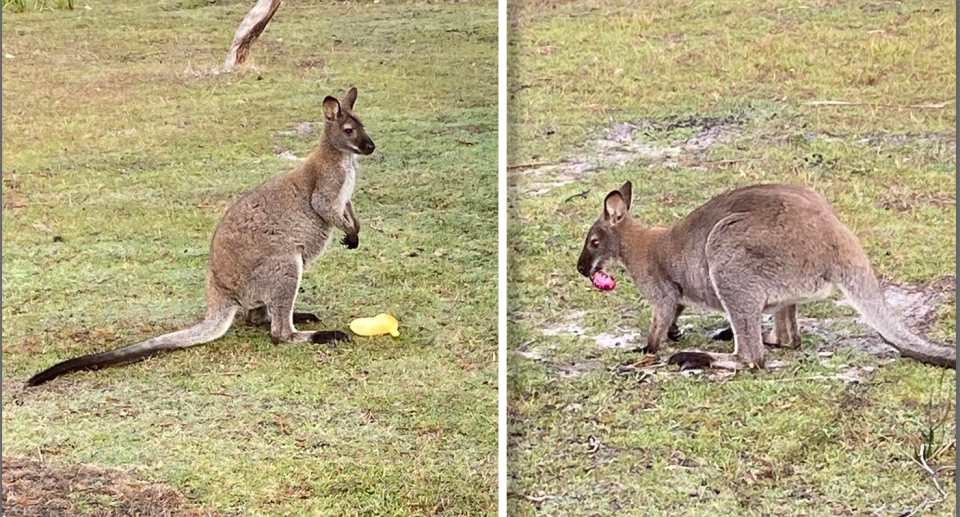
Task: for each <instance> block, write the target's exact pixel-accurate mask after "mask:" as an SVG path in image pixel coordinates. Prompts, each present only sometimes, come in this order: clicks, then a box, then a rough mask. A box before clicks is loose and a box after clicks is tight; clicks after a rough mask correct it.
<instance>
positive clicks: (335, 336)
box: [310, 330, 353, 344]
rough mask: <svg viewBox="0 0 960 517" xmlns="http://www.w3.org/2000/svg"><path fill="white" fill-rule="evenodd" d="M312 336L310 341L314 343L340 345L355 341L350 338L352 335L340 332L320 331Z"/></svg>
mask: <svg viewBox="0 0 960 517" xmlns="http://www.w3.org/2000/svg"><path fill="white" fill-rule="evenodd" d="M312 334H313V335H312V336H310V341H311V342H313V343H318V344H322V343H338V342H344V343H348V342H350V341H353V338H352V337H350V334H347V333H346V332H340V331H339V330H318V331H316V332H313V333H312Z"/></svg>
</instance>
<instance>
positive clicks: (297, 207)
mask: <svg viewBox="0 0 960 517" xmlns="http://www.w3.org/2000/svg"><path fill="white" fill-rule="evenodd" d="M356 100H357V89H356V88H351V89H350V91H349V92H347V96H346V97H344V99H343V103H342V104H341V103H340V102H339V101H337V99H335V98H333V97H327V98H325V99H324V100H323V115H324V126H323V135H322V136H321V137H320V145H319V147H318V148H317V149H316V150H315V151H314V152H313V153H312V154H310V156H309V157H307V159H306V160H305V161H304V162H303V163H302V164H301V165H300V166H298V167H297V168H296V169H294V170H292V171H290V172H288V173H287V174H284V175H282V176H278V177H276V178H273V179H271V180H268V181H267V182H265V183H263V184H261V185H260V186H259V187H257V188H255V189H254V190H253V191H251V192H249V193H248V194H247V195H245V196H243V197H242V198H240V200H239V201H237V202H236V203H235V204H234V205H233V206H232V207H230V209H229V210H227V213H226V214H225V215H224V216H223V219H222V220H221V221H220V224H219V225H217V228H216V230H214V232H213V240H212V241H211V243H210V258H209V261H208V266H207V281H206V294H207V313H206V316H205V317H204V319H203V321H201V322H200V323H198V324H196V325H194V326H192V327H189V328H186V329H183V330H178V331H176V332H172V333H170V334H164V335H162V336H159V337H155V338H153V339H148V340H146V341H143V342H142V343H137V344H135V345H130V346H127V347H124V348H119V349H116V350H112V351H109V352H101V353H98V354H90V355H85V356H82V357H78V358H76V359H70V360H69V361H64V362H62V363H58V364H56V365H54V366H52V367H50V368H48V369H46V370H44V371H42V372H40V373H38V374H36V375H34V376H33V377H31V378H30V379H29V380H28V381H27V385H28V386H36V385H38V384H42V383H44V382H47V381H49V380H51V379H53V378H56V377H58V376H60V375H63V374H65V373H68V372H72V371H76V370H82V369H97V368H102V367H104V366H110V365H114V364H119V363H127V362H131V361H136V360H139V359H143V358H146V357H149V356H152V355H155V354H157V353H160V352H165V351H167V350H176V349H179V348H186V347H190V346H193V345H199V344H203V343H208V342H210V341H213V340H215V339H217V338H219V337H220V336H223V335H224V334H225V333H226V332H227V329H229V328H230V325H231V323H233V318H234V316H235V315H236V313H237V310H238V309H239V308H240V307H243V308H245V309H247V321H248V322H249V323H252V324H266V323H269V324H270V338H271V339H272V340H273V342H274V343H291V342H306V341H312V342H314V343H330V342H335V341H348V340H349V339H350V338H349V336H348V335H347V334H345V333H343V332H340V331H316V332H300V331H298V330H297V329H296V328H294V326H293V324H294V322H307V321H313V322H316V321H319V318H317V317H316V316H315V315H313V314H304V313H295V312H294V311H293V305H294V301H295V300H296V298H297V292H298V290H299V288H300V278H301V276H303V268H304V266H306V264H307V263H308V262H309V261H310V260H312V259H313V258H315V257H316V256H317V255H319V254H320V252H321V251H323V249H324V248H325V247H326V245H327V241H328V240H329V237H330V235H331V234H332V230H333V229H334V228H337V229H340V230H342V231H343V232H344V233H346V237H344V239H343V241H342V243H343V244H344V245H345V246H347V247H348V248H350V249H355V248H356V247H357V246H359V244H360V240H359V232H360V223H359V222H358V221H357V216H356V215H355V214H354V212H353V205H352V203H351V201H350V198H351V196H352V195H353V189H354V185H355V184H356V177H357V162H356V155H357V154H362V155H368V154H370V153H372V152H373V150H374V148H375V146H374V144H373V140H371V139H370V137H369V136H367V134H366V132H364V129H363V123H361V122H360V119H359V118H357V117H356V116H355V115H354V114H353V104H354V102H355V101H356Z"/></svg>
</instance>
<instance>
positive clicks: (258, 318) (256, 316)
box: [244, 305, 320, 327]
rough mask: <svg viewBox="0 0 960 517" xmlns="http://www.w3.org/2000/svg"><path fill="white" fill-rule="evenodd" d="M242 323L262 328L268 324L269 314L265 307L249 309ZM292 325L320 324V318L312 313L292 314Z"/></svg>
mask: <svg viewBox="0 0 960 517" xmlns="http://www.w3.org/2000/svg"><path fill="white" fill-rule="evenodd" d="M244 323H246V324H247V325H250V326H253V327H263V326H266V325H269V324H270V313H269V312H268V311H267V306H266V305H261V306H259V307H256V308H253V309H249V310H248V311H247V316H246V318H245V319H244ZM293 323H294V324H297V323H320V317H319V316H317V315H316V314H314V313H312V312H294V313H293Z"/></svg>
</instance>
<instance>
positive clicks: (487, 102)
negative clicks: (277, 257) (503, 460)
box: [2, 0, 497, 516]
mask: <svg viewBox="0 0 960 517" xmlns="http://www.w3.org/2000/svg"><path fill="white" fill-rule="evenodd" d="M88 6H89V8H87V7H88ZM249 6H250V2H236V1H231V2H217V3H215V4H208V3H206V2H177V1H172V0H163V1H161V2H142V1H134V0H123V1H111V2H102V1H91V2H83V3H80V4H78V6H77V9H76V10H74V11H44V12H40V13H38V12H33V11H28V12H25V13H22V14H9V13H4V17H3V54H4V57H3V58H2V59H3V64H4V65H5V66H4V70H3V107H4V110H3V151H4V152H3V219H4V223H5V224H4V225H3V251H4V253H3V287H4V292H3V455H4V458H5V459H4V464H5V471H4V504H3V510H4V513H5V515H34V514H36V515H56V514H57V511H56V510H57V509H59V511H60V512H61V513H60V514H62V515H120V514H126V513H124V512H128V511H129V508H127V509H126V510H125V509H124V508H126V506H125V505H127V504H130V501H129V500H124V497H123V496H122V491H110V490H104V489H103V484H104V483H105V482H101V481H97V480H114V481H110V483H114V482H117V483H119V481H116V480H117V479H120V477H122V476H120V474H121V473H122V475H123V476H130V477H131V479H132V480H133V481H130V482H129V483H127V485H129V486H133V485H136V483H147V484H148V485H150V486H154V485H156V486H158V487H160V486H162V487H166V488H164V490H167V489H170V490H173V491H175V493H176V494H181V495H182V496H184V498H185V499H184V501H182V503H183V505H182V508H180V510H177V511H181V510H182V512H183V514H184V515H198V514H204V513H209V514H219V515H270V516H279V515H291V516H293V515H296V516H300V515H492V514H494V513H495V511H496V472H497V457H496V449H497V447H496V436H497V433H496V430H497V411H496V403H497V377H496V372H497V369H496V356H497V340H496V329H497V323H496V317H495V315H496V286H497V281H496V262H497V247H496V223H495V221H496V210H497V193H496V184H497V181H496V178H497V171H496V157H497V138H496V134H497V133H496V127H497V118H496V117H497V109H496V106H497V101H496V99H497V97H496V80H495V77H496V52H497V50H496V34H497V27H496V3H495V2H488V1H483V2H465V3H459V4H450V3H446V2H442V3H441V2H436V3H433V2H416V3H407V2H380V3H376V4H375V3H373V2H348V3H329V2H285V3H284V5H283V6H282V7H281V8H280V10H279V11H278V13H277V15H276V17H275V18H274V20H273V21H272V22H271V24H270V25H269V27H268V29H267V31H266V32H265V33H264V35H263V37H262V38H261V40H260V41H259V42H258V43H257V44H256V45H255V46H254V48H253V52H252V59H253V65H254V68H251V69H249V70H247V71H245V72H242V73H236V74H230V75H219V74H215V73H213V72H212V71H213V70H214V69H215V68H216V67H217V66H218V65H219V64H220V63H221V61H222V59H223V57H224V56H225V53H226V49H227V46H228V44H229V41H230V40H231V38H232V36H233V32H234V30H235V29H236V27H237V25H238V23H239V21H240V20H241V19H242V17H243V16H244V14H245V12H246V9H248V8H249ZM351 85H356V86H357V87H358V88H359V91H360V95H359V100H358V101H357V105H356V113H357V114H358V115H359V116H360V117H362V118H363V120H364V122H365V124H366V128H367V131H368V133H369V134H370V135H371V137H372V138H373V139H374V140H375V141H376V143H377V152H376V153H375V154H373V155H372V156H370V157H366V158H363V159H361V171H360V176H359V180H358V185H357V193H356V195H355V197H354V202H355V205H356V209H357V214H358V217H359V218H360V220H361V224H362V228H363V229H362V231H361V234H360V235H361V245H360V249H359V250H357V251H350V250H346V249H345V248H343V247H340V246H338V245H332V246H331V249H330V251H329V252H328V253H327V254H325V255H323V256H321V257H320V258H319V259H318V260H317V261H316V262H315V263H314V264H313V266H312V268H311V269H308V271H307V272H306V274H305V277H304V284H303V287H302V294H301V295H300V298H299V300H298V309H299V310H310V311H313V312H317V313H318V314H319V315H320V316H321V318H322V319H323V320H324V323H323V325H322V328H341V329H345V328H346V326H347V324H348V323H349V321H350V320H351V319H352V318H354V317H357V316H369V315H375V314H377V313H378V312H381V311H389V312H391V313H393V314H394V315H396V316H397V317H398V319H400V321H401V333H402V334H401V337H400V338H398V339H391V338H389V337H385V338H357V339H355V341H354V342H353V343H350V344H343V345H339V346H336V347H325V346H316V345H287V346H274V345H272V344H271V343H270V340H269V337H268V336H267V332H266V331H265V330H263V329H255V328H248V327H244V326H243V325H242V324H239V323H238V324H235V327H234V329H233V330H231V331H230V332H229V333H228V334H227V336H226V337H225V338H223V339H222V340H220V341H218V342H216V343H214V344H211V345H208V346H205V347H199V348H196V349H191V350H188V351H184V352H179V353H174V354H169V355H166V356H163V357H160V358H155V359H152V360H149V361H147V362H144V363H139V364H136V365H132V366H128V367H123V368H114V369H108V370H103V371H101V372H94V373H82V374H77V375H71V376H68V377H64V378H62V379H60V380H57V381H55V382H53V383H51V384H49V385H46V386H43V387H42V388H39V389H33V390H23V388H22V387H21V386H22V381H23V380H24V379H26V377H27V376H28V375H30V374H32V373H34V372H35V371H37V370H38V369H40V368H42V367H45V366H48V365H50V364H51V363H53V362H55V361H58V360H62V359H65V358H68V357H71V356H74V355H77V354H81V353H87V352H92V351H99V350H103V349H108V348H114V347H117V346H120V345H123V344H128V343H131V342H134V341H138V340H141V339H144V338H147V337H150V336H153V335H156V334H159V333H162V332H166V331H169V330H172V329H176V328H179V327H182V326H185V325H187V324H191V323H193V322H194V321H196V320H197V319H198V318H199V317H200V316H201V315H202V313H203V280H204V268H205V264H206V258H207V246H208V243H209V239H210V236H211V233H212V230H213V227H214V225H215V224H216V222H217V221H218V219H219V218H220V216H221V215H222V214H223V213H224V211H225V210H226V208H227V207H228V206H229V205H230V204H231V202H232V201H234V200H235V199H237V198H238V196H240V195H241V194H242V193H244V192H245V191H247V190H249V189H251V188H253V187H254V186H256V185H257V184H259V183H260V182H262V181H264V180H266V179H267V178H270V177H273V176H276V175H278V174H281V173H284V172H286V171H287V170H289V169H291V168H292V167H293V165H294V160H295V159H296V158H297V157H303V156H305V155H306V154H307V153H309V152H310V151H311V150H312V149H313V147H314V145H315V144H316V142H317V140H318V138H319V134H318V129H319V127H320V126H318V125H316V124H314V123H316V122H318V121H320V120H322V114H321V108H320V105H321V101H322V99H323V98H324V96H325V95H328V94H331V93H335V94H337V95H342V94H343V92H345V91H346V89H347V88H349V87H350V86H351ZM305 328H308V329H309V328H314V327H313V326H306V327H305ZM8 460H9V462H10V464H11V465H16V466H17V468H24V469H28V470H29V468H31V467H30V465H31V463H30V461H35V460H43V464H44V465H48V466H56V468H58V469H61V470H64V471H67V474H64V475H62V476H61V477H59V478H57V479H79V482H78V483H76V484H74V485H73V493H72V494H71V495H69V496H67V495H64V494H63V493H61V492H57V490H58V488H57V487H60V488H63V486H66V485H63V484H62V483H61V484H59V485H58V484H57V483H53V481H51V484H50V486H48V487H44V486H34V487H33V489H32V490H29V492H31V493H28V494H26V495H25V496H24V497H20V498H14V497H13V496H12V495H10V496H9V497H8V485H9V487H10V488H11V490H13V488H15V487H16V485H17V483H18V482H22V481H24V480H23V479H20V480H18V479H14V478H13V474H10V477H8V470H7V463H8ZM93 469H99V470H96V471H94V470H93ZM103 469H106V470H105V471H103ZM118 469H119V470H118ZM120 471H122V472H120ZM87 472H96V473H95V475H94V474H91V475H90V477H89V479H87V481H84V477H83V476H84V475H85V474H84V473H87ZM103 472H106V473H103ZM118 476H120V477H118ZM51 479H53V477H51ZM131 483H132V484H133V485H131ZM138 486H139V485H138ZM12 493H13V492H11V494H12ZM158 493H159V492H158ZM164 493H167V492H164ZM164 497H167V496H164ZM170 497H173V496H170ZM161 499H162V498H161ZM151 500H152V499H151ZM157 500H160V499H157ZM164 500H170V499H169V498H167V499H164ZM44 505H46V506H44ZM58 505H59V506H58ZM64 508H66V509H64ZM158 508H159V507H157V508H153V509H149V508H148V509H147V510H145V513H144V514H149V515H159V514H160V513H159V509H158ZM164 510H165V511H168V510H169V509H168V508H164ZM42 511H47V512H51V513H42ZM169 511H170V512H174V511H173V510H169ZM30 512H34V513H30ZM37 512H41V513H37ZM174 513H175V512H174ZM171 514H173V513H171ZM163 515H167V513H164V514H163Z"/></svg>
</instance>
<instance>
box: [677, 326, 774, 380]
mask: <svg viewBox="0 0 960 517" xmlns="http://www.w3.org/2000/svg"><path fill="white" fill-rule="evenodd" d="M729 318H730V324H731V327H732V328H733V335H734V338H733V341H734V350H733V353H732V354H718V353H716V352H703V351H700V350H684V351H681V352H677V353H675V354H673V355H671V356H670V358H668V359H667V364H676V365H679V366H680V369H681V370H690V369H701V368H722V369H724V370H743V369H745V368H748V367H750V366H752V365H756V366H759V367H761V368H762V367H763V361H764V359H763V352H764V350H763V339H762V338H763V336H762V331H761V328H760V312H759V311H757V312H756V313H754V312H749V313H738V314H734V315H731V316H729Z"/></svg>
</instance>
